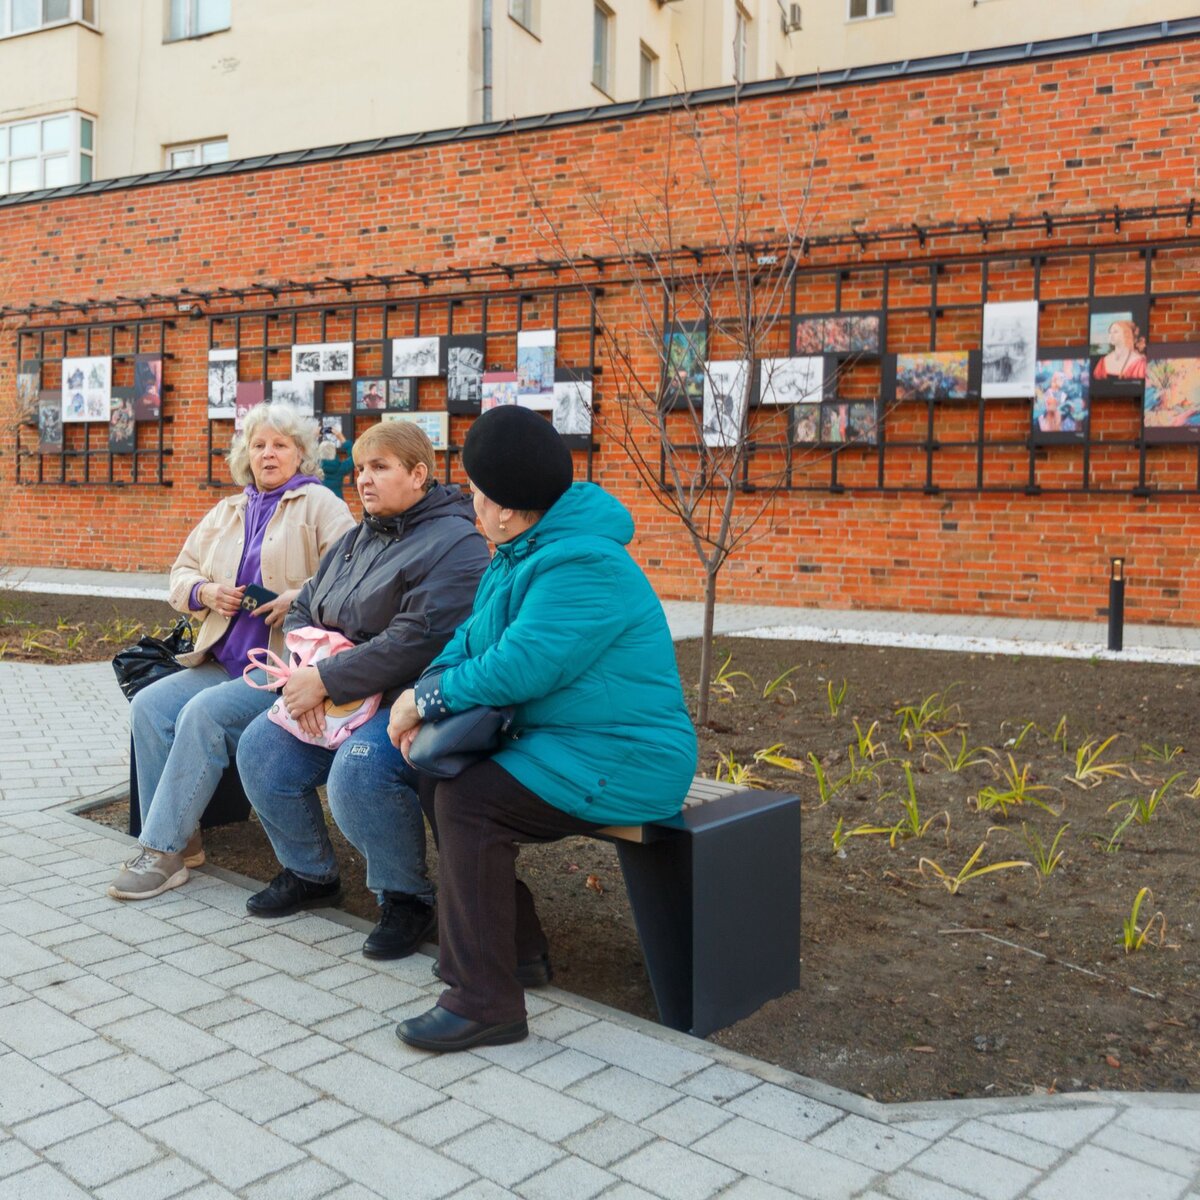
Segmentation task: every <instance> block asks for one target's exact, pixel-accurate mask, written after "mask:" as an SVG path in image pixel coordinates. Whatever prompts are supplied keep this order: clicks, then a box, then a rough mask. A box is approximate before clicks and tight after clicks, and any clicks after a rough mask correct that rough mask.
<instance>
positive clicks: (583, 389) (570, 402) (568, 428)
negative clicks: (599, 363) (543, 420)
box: [552, 368, 592, 446]
mask: <svg viewBox="0 0 1200 1200" xmlns="http://www.w3.org/2000/svg"><path fill="white" fill-rule="evenodd" d="M552 420H553V422H554V428H555V429H557V430H558V432H559V433H560V434H562V436H563V438H564V439H565V441H566V442H567V444H568V445H584V446H586V445H587V443H588V442H589V441H591V438H592V373H591V371H572V370H569V369H565V368H560V370H559V371H558V373H557V375H556V376H555V379H554V413H553V417H552Z"/></svg>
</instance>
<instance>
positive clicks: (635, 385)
mask: <svg viewBox="0 0 1200 1200" xmlns="http://www.w3.org/2000/svg"><path fill="white" fill-rule="evenodd" d="M739 92H740V89H735V93H734V98H733V100H732V101H731V102H730V103H728V104H727V105H723V106H716V105H713V106H709V107H704V108H694V107H692V106H691V105H690V104H689V103H688V102H687V100H686V99H685V97H683V96H676V97H674V98H673V102H672V108H671V110H670V111H669V113H668V114H667V116H666V117H665V119H664V122H663V124H664V126H665V128H664V130H663V138H664V141H663V149H662V154H661V156H660V157H658V159H657V162H656V169H655V171H654V174H653V177H649V178H646V179H644V180H635V181H633V182H634V186H633V188H632V190H625V191H623V192H622V193H621V194H620V195H609V194H606V193H605V192H604V191H603V189H602V188H601V187H599V186H598V185H597V184H596V183H594V182H593V181H591V180H589V179H587V178H586V177H583V176H582V175H581V176H580V177H579V180H578V191H579V195H580V196H581V198H582V201H583V204H584V205H585V207H586V212H587V214H588V218H589V222H590V226H591V228H590V231H589V232H588V233H587V234H586V235H585V236H587V237H588V238H589V239H590V242H589V244H586V245H568V242H567V236H566V233H565V230H564V221H563V219H562V218H561V217H560V215H559V214H558V213H557V212H556V210H555V209H554V208H553V207H552V206H551V204H550V203H549V202H548V201H546V200H545V199H543V197H542V195H541V194H540V193H539V189H538V187H537V186H536V184H535V183H534V182H533V181H532V179H531V177H530V174H529V170H528V164H527V163H526V162H525V160H524V158H522V159H521V169H522V172H523V175H524V179H525V184H526V186H527V188H528V191H529V194H530V196H531V199H532V203H533V206H534V208H535V210H536V211H537V213H538V215H539V217H540V218H541V231H542V234H543V236H544V237H545V239H546V241H547V243H548V244H549V245H550V246H551V247H552V248H553V250H554V253H555V255H556V257H557V259H558V260H559V261H560V262H563V263H565V264H567V266H568V267H569V269H570V270H571V271H572V272H573V273H574V274H575V276H576V278H577V279H578V280H579V281H581V282H582V281H586V280H589V279H591V280H593V281H594V279H595V274H594V268H595V261H596V260H597V259H598V258H599V256H600V255H604V256H605V258H606V259H607V260H608V261H609V262H611V263H613V264H614V268H613V269H614V273H615V271H616V270H618V269H619V271H620V273H621V274H622V276H623V278H622V279H620V280H615V279H614V278H612V277H611V276H610V275H608V274H606V275H605V281H604V287H605V294H606V296H607V295H609V294H610V293H611V292H612V291H614V290H616V289H619V290H620V291H621V294H622V297H623V298H624V297H628V298H629V299H630V300H631V301H632V302H631V303H624V304H622V306H621V307H622V316H621V318H620V320H619V321H613V322H611V323H610V322H607V321H605V320H604V319H603V315H602V313H601V312H600V311H599V308H597V310H596V312H595V314H594V316H595V319H596V323H597V329H598V341H599V356H600V357H601V359H602V361H603V364H604V366H603V370H604V374H605V380H606V382H605V386H604V396H605V404H604V405H602V406H601V409H600V413H599V415H598V417H597V422H596V423H597V426H598V428H599V429H601V430H602V431H603V432H604V433H606V434H607V435H608V436H609V437H611V438H613V439H614V440H616V441H617V442H618V443H619V444H620V446H621V448H622V449H623V451H624V453H625V455H626V456H627V457H628V459H629V461H630V462H631V463H632V464H633V466H634V467H635V469H636V471H637V474H638V476H639V478H640V479H641V481H642V482H643V483H644V484H645V485H646V486H647V488H648V489H649V490H650V492H651V494H652V495H653V496H654V497H655V499H656V500H657V501H658V503H659V504H660V505H661V506H662V507H663V508H664V509H665V510H666V511H667V512H669V513H670V514H671V515H672V516H673V517H675V518H676V519H677V520H678V521H679V522H680V524H681V525H682V526H683V529H684V530H685V532H686V535H687V537H688V539H689V541H690V543H691V545H692V547H693V549H694V551H695V554H696V558H697V560H698V564H699V566H700V568H701V571H702V573H703V577H704V622H703V633H702V637H701V654H700V672H699V675H700V678H699V681H698V682H699V699H698V705H697V714H696V719H697V723H698V724H700V725H706V724H707V723H708V712H709V693H710V689H711V684H712V677H713V645H712V642H713V618H714V613H715V607H716V600H717V587H718V580H719V577H720V574H721V570H722V568H723V567H724V566H725V565H726V563H728V561H729V560H730V558H731V557H733V556H734V555H735V554H737V553H738V552H739V551H742V550H744V549H745V548H746V547H747V546H748V545H750V544H751V543H753V542H755V541H759V540H762V539H764V538H767V537H769V536H770V534H771V532H772V529H773V524H774V510H775V501H776V498H777V496H778V493H779V489H780V487H781V485H782V484H783V483H784V481H785V478H786V471H787V461H788V450H787V446H786V440H787V433H786V426H787V422H788V414H789V412H790V410H791V409H792V407H793V406H794V403H795V401H797V400H799V401H805V400H816V399H819V385H816V386H815V388H814V389H810V390H809V394H799V395H798V394H796V392H795V390H793V391H792V392H790V393H789V402H788V403H786V404H772V405H769V406H768V405H762V406H758V405H756V401H757V400H758V397H759V395H760V394H762V392H763V389H766V391H767V392H768V393H769V392H770V390H771V388H772V384H773V379H772V372H773V371H774V369H775V368H774V365H773V364H774V362H775V360H774V359H772V358H771V355H776V356H780V357H786V356H787V355H788V354H789V351H790V344H789V343H790V329H789V328H788V324H789V323H788V321H787V320H786V317H787V314H788V313H789V312H790V307H791V294H792V288H793V284H794V281H795V276H796V270H797V264H798V261H799V260H800V258H801V257H802V254H803V252H804V250H805V248H806V247H805V236H806V232H807V229H808V226H809V223H810V211H809V209H810V199H811V196H812V179H813V173H814V169H815V165H816V158H817V147H818V144H819V140H820V133H821V129H822V127H823V120H822V119H821V117H820V116H819V115H818V114H816V113H815V111H814V110H815V109H816V108H817V106H818V103H819V98H815V99H814V101H813V102H811V103H810V104H809V105H808V106H807V108H805V109H803V110H801V109H799V108H798V107H797V109H794V110H792V111H789V113H788V121H787V126H786V132H785V131H783V130H782V128H781V130H780V132H779V133H778V134H777V136H778V145H777V150H776V163H775V178H774V180H773V181H772V182H771V183H770V184H768V186H767V187H766V188H765V189H764V188H763V186H762V182H761V179H762V173H763V172H762V170H761V168H758V169H756V171H755V172H754V174H755V178H753V179H752V178H751V172H750V169H749V167H750V157H749V151H748V149H747V145H746V141H747V133H746V128H745V118H744V110H743V103H742V100H741V97H740V94H739ZM760 153H761V152H760ZM700 228H703V229H708V230H711V231H712V233H711V235H710V236H708V237H706V238H704V239H703V240H701V235H698V234H697V233H696V232H695V231H696V230H697V229H700ZM589 256H590V257H589ZM789 378H790V380H791V383H792V386H793V389H794V387H795V379H796V376H795V374H792V373H790V372H789ZM780 382H782V377H781V379H780ZM814 391H815V394H813V393H814ZM610 401H611V402H612V403H609V402H610ZM781 430H782V431H783V432H782V436H781Z"/></svg>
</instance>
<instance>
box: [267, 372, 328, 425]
mask: <svg viewBox="0 0 1200 1200" xmlns="http://www.w3.org/2000/svg"><path fill="white" fill-rule="evenodd" d="M319 386H320V385H319V384H318V382H317V380H315V379H313V378H312V377H311V376H308V377H304V378H301V379H276V380H273V381H272V383H271V402H272V403H273V404H276V403H280V402H282V403H283V404H290V405H291V406H292V407H293V408H295V409H297V410H298V411H299V412H302V413H304V414H305V416H309V417H311V416H312V415H313V413H315V412H316V411H317V388H318V387H319Z"/></svg>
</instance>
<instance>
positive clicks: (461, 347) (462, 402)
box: [442, 333, 484, 413]
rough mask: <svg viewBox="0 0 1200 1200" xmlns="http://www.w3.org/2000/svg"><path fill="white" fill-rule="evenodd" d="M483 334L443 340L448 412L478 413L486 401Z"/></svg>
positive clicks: (460, 335)
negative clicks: (481, 404)
mask: <svg viewBox="0 0 1200 1200" xmlns="http://www.w3.org/2000/svg"><path fill="white" fill-rule="evenodd" d="M483 353H484V341H483V335H482V334H475V333H471V334H453V335H451V336H450V337H444V338H442V374H443V375H445V377H446V409H447V411H448V412H452V413H478V412H479V411H480V402H481V401H482V399H483Z"/></svg>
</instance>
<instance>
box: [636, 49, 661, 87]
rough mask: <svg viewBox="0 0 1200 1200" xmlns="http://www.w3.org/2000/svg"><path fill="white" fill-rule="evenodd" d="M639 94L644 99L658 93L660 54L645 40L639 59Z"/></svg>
mask: <svg viewBox="0 0 1200 1200" xmlns="http://www.w3.org/2000/svg"><path fill="white" fill-rule="evenodd" d="M638 95H639V96H640V97H641V98H642V99H643V100H647V99H649V98H650V97H651V96H656V95H658V55H657V54H655V53H654V51H653V50H651V49H650V47H649V46H647V45H646V44H645V43H644V42H643V43H642V56H641V58H640V60H639V61H638Z"/></svg>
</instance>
